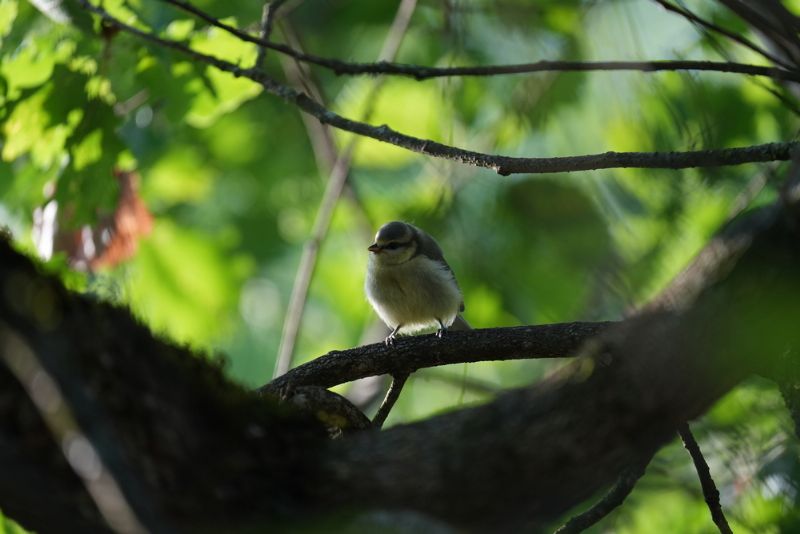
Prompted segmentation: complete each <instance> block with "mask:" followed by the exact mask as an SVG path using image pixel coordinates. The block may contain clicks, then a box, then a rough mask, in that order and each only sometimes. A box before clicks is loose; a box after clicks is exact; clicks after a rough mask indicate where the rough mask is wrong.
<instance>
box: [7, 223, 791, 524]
mask: <svg viewBox="0 0 800 534" xmlns="http://www.w3.org/2000/svg"><path fill="white" fill-rule="evenodd" d="M793 227H794V226H793V225H791V224H786V221H785V219H784V218H783V217H782V214H781V212H780V211H779V210H778V208H773V209H770V210H766V211H764V212H763V213H762V214H758V215H756V216H754V217H751V218H750V219H748V220H747V221H745V222H743V223H740V224H737V225H736V226H734V227H732V228H731V229H729V230H728V231H726V232H725V233H723V234H722V235H721V236H720V237H718V238H717V239H716V240H715V245H714V247H711V248H709V249H708V250H707V251H704V252H703V253H701V255H700V256H699V257H698V260H697V261H696V262H695V263H694V265H693V266H692V267H690V268H689V269H687V271H686V273H685V274H684V276H682V277H680V278H679V282H678V283H676V286H675V287H676V289H675V290H674V291H673V292H672V293H671V294H670V298H668V299H665V300H664V301H662V302H661V303H660V304H659V305H658V306H655V307H653V308H652V309H649V310H647V311H646V312H645V313H643V314H642V315H640V316H638V317H634V318H632V319H629V320H627V321H624V322H622V323H619V324H616V325H613V326H611V327H601V329H605V331H604V333H603V334H601V335H600V336H599V337H598V338H595V339H596V340H595V341H593V342H591V343H590V344H589V345H588V347H587V348H586V349H585V350H584V355H583V356H581V357H580V358H577V359H576V360H575V361H574V362H571V363H570V364H569V365H568V366H567V367H566V368H565V369H564V371H563V372H561V373H559V374H558V375H556V376H553V377H551V378H550V379H548V380H547V381H545V382H544V383H540V384H537V385H534V386H531V387H528V388H524V389H520V390H515V391H510V392H507V393H504V394H502V395H500V396H499V397H498V398H497V399H496V400H495V401H493V402H490V403H488V404H485V405H481V406H477V407H472V408H468V409H463V410H458V411H453V412H451V413H447V414H443V415H440V416H437V417H433V418H430V419H428V420H425V421H421V422H418V423H414V424H409V425H403V426H398V427H394V428H391V429H389V430H386V431H383V432H378V431H374V430H365V431H361V432H355V433H351V434H346V435H345V436H344V437H342V438H340V439H337V440H333V441H330V440H329V439H328V438H327V433H326V432H325V429H324V427H323V425H321V424H319V422H318V421H317V420H316V419H311V418H308V417H307V416H305V415H303V414H302V413H298V412H296V411H290V410H289V409H288V408H281V407H280V406H278V405H277V404H276V403H275V402H274V401H272V400H271V399H269V398H260V397H258V396H257V395H255V394H250V393H248V392H245V391H242V390H241V389H240V388H238V387H236V386H234V385H231V384H230V383H228V382H227V381H226V380H225V379H224V378H223V376H222V374H221V373H220V371H219V369H218V368H217V367H216V366H215V365H214V364H213V363H211V362H209V361H208V360H206V359H202V358H197V357H196V356H194V355H192V354H190V353H189V351H187V350H184V349H180V348H176V347H174V346H171V345H169V344H168V343H165V342H163V341H160V340H158V339H156V338H154V337H153V335H152V334H151V333H149V332H148V331H147V330H146V329H144V328H143V327H142V326H141V325H139V324H137V323H136V321H134V320H133V319H131V317H130V315H129V314H128V313H127V312H125V311H123V310H120V309H117V308H113V307H110V306H108V305H105V304H101V303H98V302H94V301H91V300H89V299H87V298H85V297H79V296H76V295H72V294H70V293H68V292H67V291H65V290H64V289H63V288H62V287H61V286H60V284H59V283H58V282H57V281H55V280H54V279H53V278H50V277H48V276H46V275H43V274H41V273H40V272H39V271H38V270H37V269H36V268H35V267H34V266H33V265H32V264H31V263H30V261H29V260H27V259H25V258H24V257H23V256H21V255H19V254H18V253H16V252H15V251H13V250H12V249H11V247H9V246H8V244H7V243H5V242H2V243H0V356H1V357H0V469H2V470H3V472H4V473H15V474H17V475H18V476H15V477H14V479H13V480H14V481H15V482H14V483H11V482H9V480H11V479H8V478H6V480H5V482H3V483H2V484H0V508H2V509H3V510H4V511H5V512H7V513H8V514H9V515H11V516H12V517H14V518H15V519H17V520H19V521H20V522H22V523H23V524H24V525H26V526H28V527H30V528H33V529H37V530H40V531H44V532H46V531H53V530H61V531H65V530H80V531H84V532H88V531H94V530H103V529H105V528H106V524H105V522H104V520H103V519H102V518H101V516H100V515H99V513H98V511H97V509H96V508H95V507H94V504H93V502H94V501H93V500H92V499H91V498H90V497H89V496H88V494H87V492H86V490H85V489H84V488H85V484H84V483H83V482H81V480H80V479H79V478H78V477H77V476H76V475H75V472H74V471H73V469H72V468H71V467H70V464H68V463H67V462H65V461H64V455H63V453H62V448H61V447H60V446H58V445H63V441H62V440H61V438H63V436H60V437H59V435H58V432H54V431H52V424H51V425H50V428H51V429H48V426H47V425H45V424H44V421H43V419H42V417H40V409H41V408H42V406H41V402H40V406H39V407H38V408H37V407H36V405H34V403H33V402H32V401H31V397H36V394H33V393H29V392H34V391H35V390H36V386H35V384H34V382H35V381H31V383H24V380H23V381H22V382H23V383H22V386H24V387H20V379H19V376H21V375H20V374H19V373H17V374H14V373H12V372H11V369H12V367H13V366H11V364H10V362H12V361H14V362H17V363H19V361H25V358H28V359H29V360H30V361H31V362H34V363H37V364H39V365H41V367H42V369H44V370H45V371H46V372H47V373H48V374H49V375H50V376H51V378H52V380H53V381H54V383H55V384H56V386H57V387H58V388H59V389H60V391H61V398H60V399H61V400H60V402H63V403H64V404H65V406H67V407H68V408H69V409H70V410H71V411H72V413H73V415H74V418H75V421H76V425H77V426H78V427H79V429H80V430H81V431H82V432H83V433H85V435H86V437H87V439H89V441H90V442H91V443H92V444H93V445H94V446H95V447H96V448H97V449H98V452H99V454H100V456H101V458H102V459H103V461H104V465H105V466H106V467H107V469H108V470H109V471H110V472H111V474H112V475H113V476H114V478H115V479H116V480H117V481H118V483H119V485H120V486H121V487H122V489H123V491H124V493H125V495H126V497H127V498H128V502H129V504H130V505H131V507H132V508H133V509H134V511H135V512H136V513H137V514H138V515H139V517H140V519H141V520H142V522H143V523H144V524H147V525H148V526H149V528H150V529H151V530H172V529H176V530H185V529H189V528H193V527H196V526H197V525H206V526H208V525H212V524H224V525H225V526H226V529H227V530H233V529H235V528H236V527H237V526H242V525H243V524H250V525H253V524H256V523H255V522H257V521H262V520H267V521H276V520H283V521H287V520H292V518H295V519H296V518H297V517H299V516H302V517H304V518H305V517H308V515H310V514H311V513H312V512H314V513H321V512H325V511H334V510H339V511H341V510H343V509H352V510H370V509H372V510H375V509H379V510H412V511H416V512H421V513H423V514H428V515H429V516H435V517H437V518H439V519H444V520H446V521H448V522H450V523H453V524H456V525H462V526H467V527H468V528H472V529H478V530H480V529H490V528H491V529H495V530H496V529H498V528H515V527H521V526H525V527H536V526H538V525H542V524H543V523H544V522H546V521H549V520H552V519H554V518H555V517H556V516H558V515H559V514H561V513H563V512H564V511H566V510H568V509H569V508H570V507H572V506H574V505H576V504H578V503H580V502H581V501H582V500H584V499H585V498H587V497H589V496H590V495H592V494H595V493H596V492H597V491H599V490H600V489H602V488H603V487H607V486H609V485H610V484H612V483H613V482H614V481H615V480H616V478H617V476H618V475H619V473H620V471H621V470H622V469H623V468H624V467H625V466H628V465H631V463H636V462H637V461H645V460H646V459H647V458H648V457H649V455H651V454H653V453H654V452H655V451H656V450H657V449H658V448H659V447H661V446H662V445H664V444H665V443H667V442H668V441H670V440H671V439H673V437H674V435H675V432H676V429H677V428H678V427H679V425H680V424H682V423H683V422H684V421H686V420H688V419H691V418H693V417H696V416H697V415H699V414H701V413H703V412H704V411H705V410H707V409H708V407H709V406H711V404H712V403H713V402H714V401H715V400H716V399H718V398H719V397H720V396H721V395H723V394H724V393H726V392H727V391H729V390H730V389H731V388H732V387H734V386H735V385H736V384H737V383H738V382H739V381H740V380H741V379H743V378H744V377H746V376H747V375H749V374H751V373H762V374H766V375H770V374H775V373H776V372H781V373H784V371H785V369H786V368H789V367H794V368H796V366H797V364H796V362H797V358H796V355H797V349H798V347H800V329H798V328H797V326H796V318H797V316H798V315H797V310H798V304H797V303H798V302H800V279H798V276H797V272H798V266H800V247H798V237H797V234H796V233H795V232H794V231H793V230H792V228H793ZM0 241H1V240H0ZM680 288H683V289H680ZM681 295H690V296H691V298H681ZM522 332H523V333H522V334H521V333H520V332H519V331H517V332H515V331H501V332H499V333H497V334H496V336H497V337H496V340H497V342H498V346H500V345H502V343H503V342H504V341H503V340H504V339H514V338H515V336H521V337H518V338H517V339H523V338H525V336H533V335H535V334H534V333H533V332H535V330H534V331H525V330H523V331H522ZM526 332H527V333H526ZM480 335H491V334H486V333H484V334H479V336H480ZM507 336H510V337H507ZM454 337H455V336H454ZM475 339H476V340H477V339H479V338H478V337H476V338H475ZM569 339H570V338H569V337H567V338H566V341H565V343H567V344H569V342H570V341H569ZM529 341H530V347H534V346H536V344H537V340H536V339H535V338H530V339H529ZM446 343H447V340H445V341H441V340H438V339H435V338H430V337H424V338H419V339H415V340H414V341H413V342H412V343H411V344H409V345H408V347H412V346H413V348H414V351H417V352H409V353H403V352H402V350H403V349H402V347H403V344H400V346H399V347H396V348H394V349H393V348H385V349H380V350H383V351H386V353H387V354H389V353H391V354H392V356H394V357H395V358H397V357H399V356H401V355H402V354H406V355H407V356H408V358H411V359H413V358H416V357H419V354H423V353H424V352H425V351H426V350H428V351H437V350H439V351H442V350H443V349H442V347H443V346H444V345H443V344H446ZM530 347H529V348H530ZM398 348H399V349H401V354H398V352H397V349H398ZM369 350H375V351H377V350H378V349H369ZM409 350H410V349H409ZM465 350H466V349H465ZM486 350H487V351H488V352H487V354H489V353H490V350H489V349H488V348H487V349H486ZM531 350H532V352H534V349H531ZM391 351H395V352H394V353H392V352H391ZM415 354H417V356H415ZM403 357H404V356H403ZM464 357H465V358H466V357H467V356H464ZM31 358H32V359H31ZM335 358H336V356H335V355H333V356H330V357H328V359H329V360H334V359H335ZM462 361H464V360H462ZM322 368H323V369H326V367H324V366H323V367H322ZM776 369H780V370H781V371H776ZM370 372H372V371H370ZM354 374H356V375H357V374H358V372H356V373H354ZM297 376H300V375H299V374H298V375H297ZM794 376H796V375H794ZM356 377H357V376H353V377H351V378H356ZM303 382H304V385H330V376H329V375H326V374H325V373H322V374H320V375H319V376H317V377H316V378H314V377H313V376H310V375H305V378H304V379H303ZM39 401H41V399H39ZM53 436H56V439H54V438H53ZM57 441H58V445H57V444H56V443H57ZM4 478H5V477H4ZM43 488H52V490H49V489H48V495H47V498H46V499H43V498H42V491H43Z"/></svg>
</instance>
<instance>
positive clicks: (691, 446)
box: [678, 423, 731, 534]
mask: <svg viewBox="0 0 800 534" xmlns="http://www.w3.org/2000/svg"><path fill="white" fill-rule="evenodd" d="M678 434H679V435H680V437H681V439H682V440H683V445H684V447H686V450H687V451H689V455H691V457H692V461H693V462H694V467H695V469H696V470H697V476H698V477H699V478H700V486H701V487H702V488H703V497H705V500H706V504H707V505H708V510H709V512H711V519H712V520H713V521H714V524H715V525H717V528H718V529H719V531H720V532H721V533H722V534H731V527H730V526H729V525H728V520H727V519H725V514H724V513H723V512H722V507H721V506H720V504H719V491H717V486H716V484H714V479H713V478H711V471H710V470H709V469H708V464H707V463H706V459H705V458H703V453H702V452H701V451H700V446H699V445H698V444H697V441H696V440H695V439H694V435H693V434H692V431H691V430H689V425H688V423H684V424H682V425H681V426H680V427H679V428H678Z"/></svg>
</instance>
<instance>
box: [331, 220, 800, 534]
mask: <svg viewBox="0 0 800 534" xmlns="http://www.w3.org/2000/svg"><path fill="white" fill-rule="evenodd" d="M773 215H776V213H775V212H774V211H773ZM721 240H722V241H723V242H728V243H730V246H729V247H727V248H724V247H723V248H717V249H716V250H714V251H712V253H711V254H705V253H701V254H700V257H699V258H698V261H700V262H702V263H704V264H707V265H708V264H710V263H715V264H716V265H717V270H718V271H717V272H715V274H716V276H710V277H708V278H707V280H708V282H709V285H707V286H706V287H705V288H704V290H703V291H701V292H700V293H699V294H698V295H697V298H696V299H695V301H694V302H693V303H692V304H691V305H689V306H686V307H678V308H675V309H674V311H654V312H648V313H645V314H643V315H641V316H638V317H635V318H632V319H629V320H627V321H625V322H623V323H620V324H617V325H615V326H613V327H612V328H610V329H609V330H608V331H607V332H606V333H604V334H603V335H601V337H600V340H599V341H598V342H596V343H595V344H594V348H593V349H591V351H590V354H589V355H587V356H584V357H581V358H578V359H577V360H575V361H574V362H573V363H572V364H570V365H569V366H568V367H567V369H566V370H565V371H564V372H563V373H561V374H560V375H559V376H556V377H554V378H552V379H550V380H548V381H546V382H545V383H543V384H539V385H537V386H535V387H531V388H525V389H521V390H518V391H513V392H508V393H505V394H502V395H500V396H499V397H498V398H497V399H496V400H495V401H494V402H491V403H489V404H486V405H482V406H477V407H473V408H468V409H464V410H460V411H456V412H452V413H449V414H444V415H441V416H438V417H434V418H431V419H428V420H426V421H422V422H419V423H415V424H412V425H403V426H399V427H394V428H390V429H388V430H385V431H383V432H381V433H379V434H376V433H369V432H367V433H361V434H358V435H355V436H353V437H352V438H351V439H348V440H347V442H346V443H344V442H343V443H338V444H331V446H330V447H329V450H328V455H329V463H327V464H326V465H327V471H326V472H327V473H328V475H329V476H330V477H331V478H332V479H334V480H336V483H337V485H344V486H347V487H348V488H349V489H350V492H349V494H348V495H346V496H345V495H340V497H341V500H340V501H339V502H340V503H341V504H344V503H356V502H357V503H359V505H361V506H377V507H383V506H391V507H398V508H411V509H414V510H421V511H423V512H426V513H428V514H431V515H435V516H437V517H440V518H445V519H447V520H450V521H453V522H457V523H460V524H469V525H471V526H472V528H477V529H481V528H488V527H489V526H490V525H491V526H492V528H495V529H497V528H505V529H520V528H531V527H536V526H540V525H541V521H544V520H547V519H553V518H554V516H557V515H560V514H562V513H564V512H565V511H566V509H567V508H569V507H570V506H572V505H574V504H577V503H578V502H581V501H582V500H584V499H586V498H588V497H589V496H591V495H592V494H594V493H595V492H596V491H598V490H600V489H601V488H602V487H604V486H607V485H608V484H610V483H612V482H613V480H614V479H615V478H616V476H617V475H618V473H619V472H620V471H621V470H622V469H623V468H624V466H625V465H630V463H631V462H644V461H646V459H647V458H649V457H650V455H652V454H653V453H654V452H655V450H657V449H658V448H659V447H661V446H662V445H664V444H665V443H667V442H669V441H670V440H672V439H673V437H674V435H675V433H676V431H677V429H678V428H679V427H680V425H682V424H683V422H684V421H686V420H689V419H692V418H694V417H697V416H698V415H700V414H701V413H703V412H704V411H705V410H707V409H708V408H709V407H710V406H711V404H712V403H713V402H714V401H716V400H717V399H718V398H719V397H720V396H722V395H723V394H724V393H726V392H727V391H729V390H730V389H731V388H732V387H734V386H735V385H736V384H737V383H738V382H739V381H740V380H742V379H743V378H744V377H746V376H748V375H749V374H751V373H754V372H758V373H764V374H770V373H771V372H772V371H774V367H775V365H776V362H777V361H778V360H779V359H780V358H781V355H783V354H785V352H786V350H787V347H795V348H796V347H798V346H800V331H798V329H797V327H796V321H795V319H796V310H797V302H798V301H799V300H800V280H798V279H797V277H796V276H795V274H794V273H796V272H797V268H798V265H800V250H799V249H798V247H797V241H798V238H797V234H795V233H794V232H793V231H791V230H788V229H787V228H786V226H785V225H784V224H783V223H782V222H781V220H780V218H776V217H769V218H766V219H765V218H760V217H756V218H754V219H751V220H750V222H749V224H744V225H742V224H740V225H737V226H736V227H735V228H733V229H731V230H730V231H728V232H725V233H724V234H723V237H722V238H721ZM743 242H747V243H749V246H747V247H744V248H743V247H742V246H741V244H742V243H743ZM737 259H738V261H736V260H737ZM732 262H733V263H732ZM690 271H691V272H694V273H695V274H698V273H703V272H705V273H708V271H703V270H694V269H690ZM701 276H702V275H701ZM489 429H491V430H489ZM454 443H458V446H454ZM512 459H513V460H512ZM465 466H469V467H468V468H466V467H465ZM411 471H413V472H414V476H413V477H409V476H408V473H409V472H411ZM364 473H370V476H368V477H364V476H363V474H364ZM323 478H326V477H323ZM489 480H491V481H492V482H491V483H490V484H487V481H489ZM489 488H490V489H489ZM319 490H320V492H322V493H321V494H327V492H331V491H333V487H331V486H328V487H322V488H319ZM489 492H490V493H491V496H490V495H489ZM351 499H352V500H351ZM510 510H515V511H517V513H518V515H516V516H515V517H510V515H509V513H510V512H509V511H510Z"/></svg>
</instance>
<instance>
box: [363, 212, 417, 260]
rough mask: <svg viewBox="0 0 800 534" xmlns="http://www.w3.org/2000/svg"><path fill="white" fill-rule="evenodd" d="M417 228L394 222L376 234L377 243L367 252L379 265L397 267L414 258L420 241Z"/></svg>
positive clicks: (385, 225)
mask: <svg viewBox="0 0 800 534" xmlns="http://www.w3.org/2000/svg"><path fill="white" fill-rule="evenodd" d="M414 230H415V228H414V227H413V226H411V225H410V224H407V223H404V222H400V221H392V222H389V223H386V224H384V225H383V226H381V227H380V229H379V230H378V233H377V234H375V242H374V243H373V244H371V245H370V246H369V247H368V248H367V250H369V252H370V256H371V257H372V258H373V259H374V260H375V261H376V262H378V263H381V264H384V265H396V264H399V263H404V262H407V261H408V260H410V259H411V258H413V257H414V255H415V254H416V252H417V247H418V240H417V233H416V232H415V231H414Z"/></svg>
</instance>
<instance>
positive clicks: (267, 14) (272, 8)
mask: <svg viewBox="0 0 800 534" xmlns="http://www.w3.org/2000/svg"><path fill="white" fill-rule="evenodd" d="M285 2H286V0H273V1H272V2H265V3H264V7H263V9H262V10H261V33H260V35H259V37H260V38H261V40H262V41H264V42H268V41H269V37H270V35H272V25H273V23H274V21H275V13H277V11H278V9H280V7H281V5H283V4H284V3H285ZM266 55H267V47H266V46H264V45H259V47H258V55H257V56H256V61H255V63H254V64H253V66H254V67H255V68H257V69H258V68H263V66H264V57H265V56H266Z"/></svg>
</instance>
